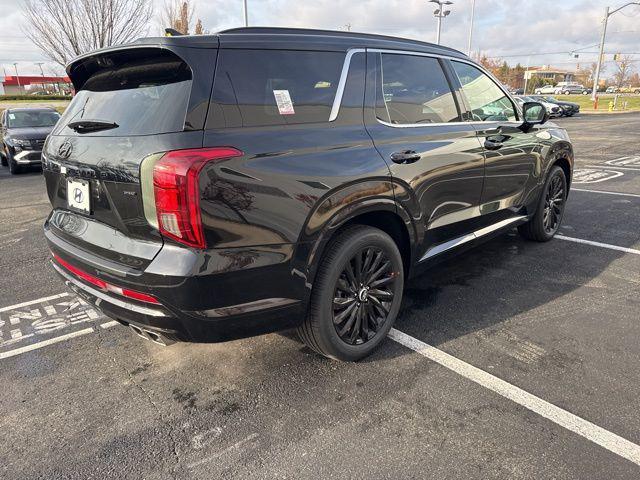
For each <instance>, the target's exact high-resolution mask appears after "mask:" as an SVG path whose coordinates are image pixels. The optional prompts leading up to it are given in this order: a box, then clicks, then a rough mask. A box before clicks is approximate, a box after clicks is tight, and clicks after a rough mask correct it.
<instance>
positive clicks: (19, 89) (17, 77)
mask: <svg viewBox="0 0 640 480" xmlns="http://www.w3.org/2000/svg"><path fill="white" fill-rule="evenodd" d="M13 68H15V69H16V80H17V81H18V92H20V93H22V85H20V75H18V62H14V64H13Z"/></svg>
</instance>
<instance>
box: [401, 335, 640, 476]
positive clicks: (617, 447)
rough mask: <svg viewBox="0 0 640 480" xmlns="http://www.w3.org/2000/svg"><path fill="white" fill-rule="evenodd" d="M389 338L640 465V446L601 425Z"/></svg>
mask: <svg viewBox="0 0 640 480" xmlns="http://www.w3.org/2000/svg"><path fill="white" fill-rule="evenodd" d="M389 337H390V338H391V339H393V340H394V341H396V342H398V343H399V344H401V345H403V346H405V347H407V348H409V349H411V350H413V351H415V352H417V353H419V354H420V355H422V356H423V357H426V358H428V359H429V360H431V361H433V362H436V363H438V364H439V365H442V366H443V367H445V368H448V369H449V370H451V371H453V372H455V373H457V374H458V375H461V376H463V377H465V378H466V379H468V380H471V381H472V382H474V383H477V384H478V385H480V386H483V387H485V388H488V389H489V390H491V391H493V392H495V393H497V394H498V395H501V396H503V397H505V398H507V399H509V400H511V401H513V402H515V403H517V404H518V405H521V406H523V407H524V408H526V409H528V410H531V411H532V412H535V413H537V414H538V415H540V416H542V417H544V418H546V419H547V420H550V421H552V422H554V423H556V424H557V425H560V426H561V427H564V428H566V429H567V430H570V431H572V432H574V433H577V434H578V435H580V436H582V437H584V438H586V439H587V440H590V441H591V442H593V443H595V444H597V445H600V446H601V447H603V448H606V449H607V450H609V451H610V452H613V453H615V454H616V455H619V456H621V457H622V458H626V459H627V460H630V461H631V462H633V463H635V464H637V465H640V445H636V444H635V443H632V442H630V441H629V440H626V439H625V438H622V437H620V436H619V435H616V434H615V433H612V432H610V431H608V430H605V429H604V428H602V427H599V426H598V425H595V424H593V423H591V422H589V421H587V420H585V419H583V418H580V417H578V416H577V415H574V414H573V413H571V412H568V411H566V410H563V409H562V408H560V407H557V406H555V405H553V404H552V403H549V402H546V401H545V400H542V399H541V398H539V397H536V396H535V395H532V394H531V393H529V392H526V391H525V390H522V389H521V388H519V387H516V386H515V385H511V384H510V383H508V382H505V381H504V380H502V379H500V378H498V377H496V376H494V375H491V374H490V373H487V372H485V371H484V370H481V369H479V368H477V367H474V366H473V365H470V364H468V363H466V362H464V361H462V360H460V359H458V358H456V357H454V356H452V355H449V354H448V353H446V352H443V351H442V350H439V349H437V348H435V347H432V346H431V345H429V344H427V343H424V342H422V341H420V340H418V339H416V338H413V337H411V336H409V335H407V334H406V333H403V332H401V331H399V330H396V329H395V328H392V329H391V331H390V332H389Z"/></svg>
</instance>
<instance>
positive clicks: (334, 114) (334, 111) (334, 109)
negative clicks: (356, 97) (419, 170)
mask: <svg viewBox="0 0 640 480" xmlns="http://www.w3.org/2000/svg"><path fill="white" fill-rule="evenodd" d="M369 52H370V53H391V54H397V55H414V56H419V57H430V58H435V59H439V58H443V59H446V60H449V61H456V62H460V63H466V64H468V65H471V66H472V67H476V68H477V69H478V70H480V71H481V72H482V73H484V74H485V75H487V76H488V77H489V78H490V79H491V80H492V81H493V83H495V85H496V86H497V87H498V88H499V89H500V91H502V93H504V95H505V96H506V97H507V98H508V99H509V100H510V101H511V103H512V104H513V106H514V111H518V107H517V102H515V101H514V99H513V98H512V97H511V94H510V93H509V92H507V91H506V90H505V89H504V88H503V87H502V85H501V84H500V82H499V81H498V79H496V77H494V76H493V75H492V74H491V72H489V71H487V70H486V69H485V68H484V67H483V66H482V65H480V64H478V63H475V62H474V61H472V60H468V59H466V58H460V57H452V56H450V55H441V54H438V53H426V52H415V51H412V50H389V49H385V48H352V49H350V50H347V55H346V57H345V59H344V63H343V64H342V71H341V72H340V80H339V81H338V88H337V90H336V95H335V97H334V99H333V105H332V106H331V113H330V115H329V121H330V122H333V121H334V120H336V119H337V118H338V114H339V113H340V106H341V105H342V96H343V95H344V88H345V85H346V83H347V76H348V75H349V66H350V65H351V57H353V55H354V54H356V53H369ZM376 119H377V120H378V122H380V123H381V124H382V125H386V126H388V127H394V128H415V127H440V126H444V125H487V124H489V123H494V122H500V123H512V124H514V125H522V122H521V121H520V120H519V119H518V120H516V121H515V122H510V121H507V122H504V121H499V120H493V121H490V122H483V121H478V120H471V121H467V122H447V123H427V124H424V123H407V124H402V125H395V124H392V123H389V122H385V121H383V120H380V119H379V118H377V117H376Z"/></svg>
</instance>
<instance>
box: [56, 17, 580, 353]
mask: <svg viewBox="0 0 640 480" xmlns="http://www.w3.org/2000/svg"><path fill="white" fill-rule="evenodd" d="M67 72H68V74H69V76H70V78H71V80H72V82H73V84H74V87H75V89H76V91H77V94H76V96H75V98H74V100H73V101H72V103H71V105H70V106H69V108H68V109H67V111H66V112H65V114H64V116H63V118H62V119H61V121H60V122H59V123H58V125H57V127H56V129H55V131H54V132H53V133H52V135H51V136H49V138H48V140H47V143H46V146H45V163H44V165H45V166H44V175H45V179H46V184H47V189H48V192H49V198H50V200H51V203H52V205H53V210H52V212H51V214H50V215H49V217H48V219H47V221H46V224H45V227H44V230H45V235H46V238H47V240H48V243H49V246H50V249H51V252H52V254H53V259H52V264H53V267H54V268H55V270H56V271H57V272H58V273H59V274H60V275H61V276H62V277H63V278H64V280H65V281H66V283H67V285H69V286H70V287H71V288H72V289H73V290H75V291H76V292H77V293H78V294H80V295H81V296H82V297H84V298H85V299H87V300H88V301H89V302H91V303H93V304H94V305H96V306H97V307H98V308H99V309H100V310H102V311H103V312H104V313H105V314H107V315H108V316H110V317H112V318H115V319H116V320H118V321H119V322H120V323H122V324H123V325H129V326H131V328H133V329H134V330H135V331H136V333H138V334H139V335H141V336H143V337H146V338H148V339H151V340H154V341H156V342H158V343H168V342H170V341H174V340H183V341H194V342H217V341H224V340H229V339H233V338H239V337H244V336H249V335H257V334H260V333H265V332H272V331H277V330H282V329H289V328H293V327H295V328H297V330H298V332H299V334H300V336H301V338H302V339H303V340H304V342H305V343H306V344H307V345H309V346H310V347H311V348H313V349H315V350H316V351H318V352H320V353H321V354H324V355H327V356H329V357H332V358H337V359H341V360H357V359H359V358H362V357H363V356H365V355H367V354H368V353H369V352H371V351H372V350H373V349H374V348H375V347H376V346H377V345H378V344H379V343H380V342H381V341H382V340H383V339H384V338H385V336H386V334H387V332H389V329H390V328H391V326H392V324H393V322H394V320H395V319H396V316H397V314H398V310H399V308H400V302H401V298H402V291H403V286H404V282H405V280H406V279H407V278H409V277H410V276H411V275H416V274H418V273H420V272H422V271H424V270H425V269H426V268H427V267H428V266H430V265H433V264H434V263H435V262H438V261H441V260H442V259H444V258H447V257H449V256H451V255H455V254H456V253H458V252H460V251H461V250H462V249H464V248H466V247H469V246H472V245H474V244H476V243H478V242H481V241H484V240H487V239H489V238H491V237H492V236H494V235H496V234H499V233H500V232H503V231H505V230H507V229H510V228H513V227H515V226H518V227H519V229H520V232H521V233H522V234H523V235H524V236H525V237H526V238H529V239H533V240H537V241H547V240H550V239H551V238H552V237H553V236H554V234H555V233H556V232H557V230H558V227H559V225H560V222H561V221H562V215H563V211H564V204H565V201H566V198H567V193H568V189H569V185H570V182H571V174H572V169H573V150H572V146H571V143H570V142H569V139H568V137H567V134H566V133H565V131H564V130H562V129H560V128H558V127H557V126H555V125H552V124H549V125H544V123H545V121H546V120H547V115H546V113H545V111H544V108H543V107H542V106H541V105H540V104H538V103H535V102H528V103H524V105H523V108H522V109H521V108H519V107H517V106H516V104H515V103H514V100H513V99H512V98H511V97H510V96H509V94H508V93H507V92H506V91H505V90H504V89H503V88H502V87H501V86H500V84H499V82H497V81H496V80H495V79H494V78H493V77H491V76H490V75H489V74H488V73H487V72H486V71H485V70H484V69H483V68H482V67H481V66H479V65H477V64H476V63H474V62H473V61H471V60H470V59H469V58H468V57H466V56H465V55H463V54H462V53H460V52H458V51H456V50H452V49H449V48H446V47H442V46H436V45H431V44H427V43H422V42H417V41H411V40H403V39H400V38H391V37H382V36H376V35H364V34H355V33H347V32H327V31H314V30H298V29H273V28H246V29H236V30H228V31H225V32H220V33H218V34H215V35H210V36H194V37H188V36H185V37H169V38H145V39H142V40H139V41H137V42H135V43H133V44H130V45H126V46H124V47H117V48H111V49H107V50H101V51H97V52H94V53H91V54H88V55H84V56H81V57H79V58H77V59H76V60H74V61H73V62H72V63H71V64H70V65H69V66H68V68H67Z"/></svg>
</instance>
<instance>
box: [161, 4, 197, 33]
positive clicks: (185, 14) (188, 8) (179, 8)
mask: <svg viewBox="0 0 640 480" xmlns="http://www.w3.org/2000/svg"><path fill="white" fill-rule="evenodd" d="M194 14H195V4H194V3H193V2H191V0H168V1H167V2H166V3H165V4H164V11H163V14H162V15H161V21H162V25H163V28H167V27H168V28H172V29H174V30H176V31H177V32H180V33H182V34H183V35H189V34H190V33H195V34H196V35H202V34H203V33H205V31H204V28H202V21H201V20H200V19H198V20H197V22H196V25H195V29H194V31H193V32H191V25H192V23H193V16H194Z"/></svg>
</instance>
